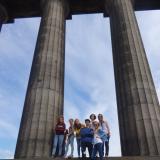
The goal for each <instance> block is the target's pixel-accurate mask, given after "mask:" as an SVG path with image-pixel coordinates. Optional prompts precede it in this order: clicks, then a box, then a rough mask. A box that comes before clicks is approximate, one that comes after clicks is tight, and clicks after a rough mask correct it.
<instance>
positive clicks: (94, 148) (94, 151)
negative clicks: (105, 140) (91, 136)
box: [91, 144, 97, 160]
mask: <svg viewBox="0 0 160 160" xmlns="http://www.w3.org/2000/svg"><path fill="white" fill-rule="evenodd" d="M96 154H97V146H96V144H95V145H94V146H93V150H92V156H91V160H96Z"/></svg>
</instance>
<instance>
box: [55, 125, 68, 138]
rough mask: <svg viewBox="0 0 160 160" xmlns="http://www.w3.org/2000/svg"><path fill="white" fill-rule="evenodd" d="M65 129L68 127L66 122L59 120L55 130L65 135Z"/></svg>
mask: <svg viewBox="0 0 160 160" xmlns="http://www.w3.org/2000/svg"><path fill="white" fill-rule="evenodd" d="M65 129H66V125H65V123H61V122H59V123H57V124H56V127H55V131H56V134H57V135H64V131H65Z"/></svg>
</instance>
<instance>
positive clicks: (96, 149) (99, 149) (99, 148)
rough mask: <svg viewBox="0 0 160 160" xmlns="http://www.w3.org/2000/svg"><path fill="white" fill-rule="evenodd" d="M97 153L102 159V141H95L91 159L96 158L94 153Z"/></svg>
mask: <svg viewBox="0 0 160 160" xmlns="http://www.w3.org/2000/svg"><path fill="white" fill-rule="evenodd" d="M97 152H98V153H99V159H100V160H103V143H97V144H95V145H94V146H93V152H92V160H96V154H97Z"/></svg>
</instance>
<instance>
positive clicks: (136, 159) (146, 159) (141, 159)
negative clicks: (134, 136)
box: [12, 156, 160, 160]
mask: <svg viewBox="0 0 160 160" xmlns="http://www.w3.org/2000/svg"><path fill="white" fill-rule="evenodd" d="M12 160H13V159H12ZM15 160H65V159H64V158H27V159H15ZM70 160H71V159H70ZM72 160H79V159H78V158H74V159H72ZM81 160H85V159H81ZM86 160H89V158H88V159H86ZM97 160H98V159H97ZM105 160H160V156H159V157H108V158H105Z"/></svg>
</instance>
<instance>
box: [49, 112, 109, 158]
mask: <svg viewBox="0 0 160 160" xmlns="http://www.w3.org/2000/svg"><path fill="white" fill-rule="evenodd" d="M54 133H55V135H54V139H53V150H52V156H53V157H55V156H56V154H57V156H60V157H61V156H63V157H64V158H72V157H73V152H74V138H75V139H76V142H77V152H78V157H79V158H80V157H82V158H83V159H85V157H87V156H86V148H87V149H88V153H89V157H90V159H92V160H95V159H96V157H97V156H98V154H99V158H100V160H103V157H104V156H105V157H107V156H108V152H109V138H110V129H109V125H108V123H107V121H106V120H104V118H103V115H102V114H98V120H96V115H95V114H91V115H90V117H89V119H85V124H83V123H81V122H80V121H79V119H75V120H73V119H69V128H68V129H66V124H65V122H64V117H63V116H60V117H59V118H58V121H57V124H56V127H55V129H54ZM69 146H70V147H71V154H70V155H69V156H68V149H69ZM57 148H58V149H57ZM57 150H58V151H57ZM104 151H105V154H104ZM97 153H98V154H97Z"/></svg>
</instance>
